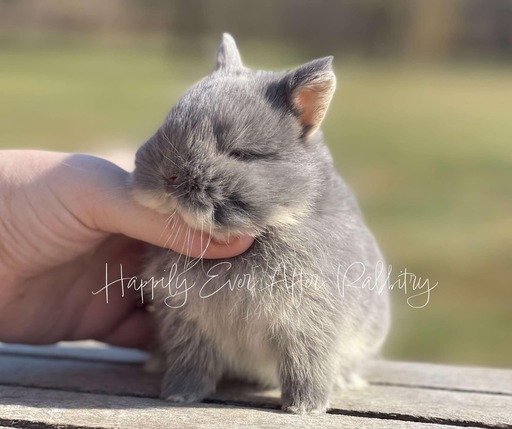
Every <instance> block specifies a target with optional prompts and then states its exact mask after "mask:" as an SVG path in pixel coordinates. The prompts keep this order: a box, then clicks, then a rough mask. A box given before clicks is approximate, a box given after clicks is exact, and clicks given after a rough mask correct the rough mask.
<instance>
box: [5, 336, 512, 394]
mask: <svg viewBox="0 0 512 429" xmlns="http://www.w3.org/2000/svg"><path fill="white" fill-rule="evenodd" d="M2 354H15V355H29V356H39V355H40V356H53V357H56V358H59V359H66V358H73V359H79V360H92V361H102V362H119V363H127V364H130V363H133V364H139V363H141V362H144V361H145V360H146V358H147V353H145V352H142V351H140V350H135V349H125V348H121V347H107V346H105V344H103V343H100V342H97V341H75V342H61V343H59V344H58V345H51V346H29V345H22V344H2V343H0V356H1V355H2ZM363 373H364V376H365V378H366V379H367V380H368V381H370V382H371V383H373V384H389V385H394V386H401V385H403V386H415V387H424V388H438V389H447V390H463V391H468V392H475V393H478V392H480V393H501V394H507V395H512V370H506V369H494V368H479V367H463V366H450V365H438V364H427V363H414V362H396V361H395V362H393V361H382V360H377V361H371V362H369V363H368V365H367V367H366V368H364V371H363Z"/></svg>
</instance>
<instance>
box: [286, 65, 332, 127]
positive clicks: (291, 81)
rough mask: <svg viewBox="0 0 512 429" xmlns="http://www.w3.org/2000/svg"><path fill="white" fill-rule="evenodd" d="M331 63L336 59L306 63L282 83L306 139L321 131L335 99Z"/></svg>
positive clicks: (287, 76) (288, 75)
mask: <svg viewBox="0 0 512 429" xmlns="http://www.w3.org/2000/svg"><path fill="white" fill-rule="evenodd" d="M332 60H333V57H325V58H320V59H318V60H314V61H311V62H309V63H306V64H304V65H302V66H300V67H299V68H297V69H295V70H292V71H291V72H289V73H288V74H287V75H286V76H285V78H284V81H283V82H282V85H284V87H285V88H284V89H285V94H286V98H287V102H288V104H289V106H290V107H291V109H292V112H293V113H294V114H295V115H296V116H297V118H298V119H299V121H300V123H301V125H302V127H303V128H304V135H305V136H308V135H310V134H312V133H314V132H315V131H316V130H317V129H318V128H319V127H320V125H321V124H322V121H323V120H324V118H325V114H326V113H327V109H328V108H329V104H330V103H331V100H332V96H333V95H334V90H335V89H336V76H335V75H334V71H333V69H332Z"/></svg>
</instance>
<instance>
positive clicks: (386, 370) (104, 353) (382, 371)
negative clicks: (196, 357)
mask: <svg viewBox="0 0 512 429" xmlns="http://www.w3.org/2000/svg"><path fill="white" fill-rule="evenodd" d="M85 345H87V346H88V347H84V345H83V344H79V345H77V346H70V345H67V346H65V347H62V346H61V347H41V348H36V347H29V346H17V345H9V346H1V345H0V428H1V427H2V426H3V427H9V428H13V427H22V428H26V429H27V428H29V429H31V428H36V427H42V428H53V427H64V428H67V429H72V428H74V429H76V428H79V427H84V428H118V427H119V428H140V427H146V428H160V427H162V428H163V427H168V428H174V427H176V428H188V427H190V428H192V427H194V428H195V427H198V428H200V427H219V428H220V427H222V428H223V429H225V428H231V427H233V428H234V427H262V428H266V427H268V428H270V427H276V426H285V427H292V428H295V427H296V428H303V427H304V428H305V427H324V428H331V427H332V428H334V427H337V428H345V427H346V428H359V427H367V428H398V429H401V428H436V427H439V428H445V429H446V428H448V427H461V426H462V427H475V428H498V427H511V428H512V371H511V370H498V369H484V368H466V367H450V366H441V365H431V364H418V363H402V362H385V361H375V362H372V363H371V364H370V365H369V366H368V368H366V370H365V373H366V374H365V375H366V378H367V379H368V380H369V381H370V386H369V388H368V389H365V390H363V391H356V392H337V393H336V394H335V395H334V397H333V399H332V400H331V409H330V411H329V413H328V414H326V415H322V416H292V415H287V414H285V413H282V412H280V411H279V392H278V391H275V390H271V391H258V390H256V389H254V388H251V387H250V386H233V385H226V386H223V387H222V388H220V389H219V391H218V392H217V393H216V394H215V395H212V396H211V397H210V398H208V399H207V400H206V401H205V403H202V404H197V405H192V406H190V405H187V406H175V405H171V404H168V403H166V402H165V401H161V400H159V399H158V387H159V377H158V376H156V375H153V374H146V373H144V372H143V371H142V369H141V366H140V363H141V362H142V361H143V360H144V358H145V355H144V354H143V353H141V352H137V351H127V350H122V349H116V348H104V347H99V346H98V345H97V344H94V343H86V344H85Z"/></svg>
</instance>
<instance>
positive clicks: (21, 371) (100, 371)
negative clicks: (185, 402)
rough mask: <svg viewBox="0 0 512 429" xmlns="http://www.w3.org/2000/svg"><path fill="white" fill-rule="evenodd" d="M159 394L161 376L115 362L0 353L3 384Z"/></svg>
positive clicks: (139, 366)
mask: <svg viewBox="0 0 512 429" xmlns="http://www.w3.org/2000/svg"><path fill="white" fill-rule="evenodd" d="M1 385H11V386H14V385H19V386H26V387H43V388H47V389H48V388H49V389H60V390H68V391H78V392H95V393H112V394H115V395H130V396H143V397H150V398H151V397H153V398H156V397H158V392H159V387H160V376H159V375H158V374H148V373H146V372H144V371H143V369H142V366H141V365H138V366H134V365H124V364H118V363H115V362H100V361H80V360H72V359H54V358H53V357H52V356H42V357H32V356H23V355H1V354H0V386H1Z"/></svg>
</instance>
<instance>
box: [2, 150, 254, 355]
mask: <svg viewBox="0 0 512 429" xmlns="http://www.w3.org/2000/svg"><path fill="white" fill-rule="evenodd" d="M128 178H129V173H128V172H126V171H124V170H123V169H121V168H120V167H118V166H116V165H114V164H112V163H110V162H108V161H106V160H104V159H101V158H97V157H94V156H89V155H79V154H64V153H53V152H40V151H0V201H1V203H0V341H4V342H20V343H31V344H47V343H53V342H56V341H61V340H79V339H97V340H100V341H105V342H107V343H110V344H115V345H121V346H127V347H145V346H147V344H148V342H149V341H150V340H151V324H150V321H149V317H148V316H149V315H148V314H147V312H146V311H145V310H144V309H143V308H142V307H141V306H140V297H139V300H138V301H137V296H136V295H135V294H134V295H133V296H125V297H124V298H121V296H118V297H117V298H116V297H114V296H112V297H111V298H110V300H109V304H107V303H106V302H105V299H104V297H102V296H100V295H97V296H95V295H93V294H92V291H93V290H96V289H98V286H100V285H102V283H103V284H104V283H105V264H107V267H109V269H112V270H115V274H112V276H113V277H115V276H116V275H117V276H118V277H119V265H120V264H122V266H123V270H124V273H123V276H124V277H131V276H135V275H137V274H138V272H139V270H140V257H141V253H142V249H143V246H144V243H143V242H148V243H151V244H155V245H159V246H162V247H168V248H171V249H172V250H175V251H177V252H179V253H184V254H186V255H188V256H192V257H198V256H200V255H202V256H204V257H205V258H223V257H230V256H235V255H237V254H240V253H242V252H244V251H245V250H246V249H247V248H248V247H249V246H250V245H251V244H252V241H253V240H252V239H251V238H250V237H240V238H237V239H234V240H233V241H231V242H230V243H217V242H215V241H212V240H211V238H210V237H208V236H207V235H206V234H204V233H201V232H199V231H194V230H191V229H190V227H188V226H187V225H186V224H185V223H184V221H183V220H182V219H181V218H179V217H178V216H173V217H172V218H171V219H169V218H168V217H167V216H165V215H162V214H159V213H156V212H153V211H151V210H149V209H147V208H145V207H142V206H140V205H138V204H137V203H136V202H135V201H133V200H132V198H131V196H130V192H129V186H128ZM118 277H117V278H118ZM138 304H139V305H138Z"/></svg>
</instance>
